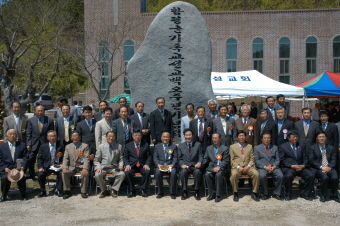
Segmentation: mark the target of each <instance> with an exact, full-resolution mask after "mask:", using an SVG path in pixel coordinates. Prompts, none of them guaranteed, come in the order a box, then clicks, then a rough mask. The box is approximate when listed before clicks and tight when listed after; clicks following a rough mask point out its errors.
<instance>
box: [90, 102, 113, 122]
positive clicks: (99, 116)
mask: <svg viewBox="0 0 340 226" xmlns="http://www.w3.org/2000/svg"><path fill="white" fill-rule="evenodd" d="M107 107H108V104H107V102H106V101H105V100H102V101H100V102H99V112H98V113H97V114H95V115H94V119H95V120H96V122H99V121H100V120H102V119H103V118H104V110H105V108H107ZM111 117H112V114H111Z"/></svg>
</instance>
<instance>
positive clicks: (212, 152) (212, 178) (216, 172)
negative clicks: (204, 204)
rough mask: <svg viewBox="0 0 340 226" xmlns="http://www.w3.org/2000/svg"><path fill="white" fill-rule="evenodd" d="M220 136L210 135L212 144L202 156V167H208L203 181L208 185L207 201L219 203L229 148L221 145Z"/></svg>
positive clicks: (217, 134)
mask: <svg viewBox="0 0 340 226" xmlns="http://www.w3.org/2000/svg"><path fill="white" fill-rule="evenodd" d="M221 140H222V138H221V134H219V133H217V132H215V133H213V134H212V142H213V144H212V145H210V146H208V147H207V150H206V152H205V154H204V160H203V165H204V167H206V166H208V168H207V172H206V173H205V180H206V183H207V185H208V193H209V196H208V198H207V201H210V200H213V199H215V202H220V201H221V191H222V184H223V177H225V176H226V175H227V171H228V168H229V166H228V164H229V148H228V147H227V146H224V145H223V144H221Z"/></svg>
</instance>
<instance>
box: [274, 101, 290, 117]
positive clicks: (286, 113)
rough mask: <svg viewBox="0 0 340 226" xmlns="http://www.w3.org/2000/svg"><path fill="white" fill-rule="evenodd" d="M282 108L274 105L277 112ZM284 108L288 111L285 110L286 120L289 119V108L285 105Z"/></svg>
mask: <svg viewBox="0 0 340 226" xmlns="http://www.w3.org/2000/svg"><path fill="white" fill-rule="evenodd" d="M280 107H281V106H279V104H275V105H274V108H275V110H277V109H278V108H280ZM284 108H285V109H286V110H285V118H288V116H289V107H288V106H286V105H285V106H284Z"/></svg>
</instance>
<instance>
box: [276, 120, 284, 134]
mask: <svg viewBox="0 0 340 226" xmlns="http://www.w3.org/2000/svg"><path fill="white" fill-rule="evenodd" d="M282 125H283V123H281V122H278V123H277V126H278V131H277V132H278V134H280V131H281V128H282Z"/></svg>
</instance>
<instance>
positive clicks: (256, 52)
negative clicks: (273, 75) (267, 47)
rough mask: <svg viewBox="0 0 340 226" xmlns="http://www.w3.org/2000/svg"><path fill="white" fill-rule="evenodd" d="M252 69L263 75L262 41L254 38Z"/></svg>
mask: <svg viewBox="0 0 340 226" xmlns="http://www.w3.org/2000/svg"><path fill="white" fill-rule="evenodd" d="M253 69H254V70H257V71H258V72H260V73H263V39H262V38H255V39H254V41H253Z"/></svg>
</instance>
